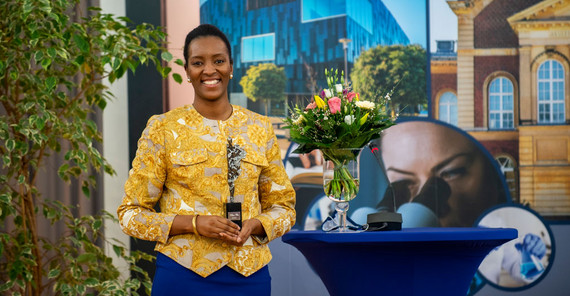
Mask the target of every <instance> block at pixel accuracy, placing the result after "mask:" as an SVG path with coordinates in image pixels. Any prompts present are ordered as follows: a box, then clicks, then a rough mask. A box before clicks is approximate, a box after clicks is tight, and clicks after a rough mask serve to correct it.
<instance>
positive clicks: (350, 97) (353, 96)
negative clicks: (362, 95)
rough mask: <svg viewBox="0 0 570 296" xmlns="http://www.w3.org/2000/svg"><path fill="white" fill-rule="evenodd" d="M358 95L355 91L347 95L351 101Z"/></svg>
mask: <svg viewBox="0 0 570 296" xmlns="http://www.w3.org/2000/svg"><path fill="white" fill-rule="evenodd" d="M356 96H357V94H356V93H355V92H349V93H348V94H347V95H346V99H347V100H348V101H349V102H352V100H353V99H354V98H355V97H356Z"/></svg>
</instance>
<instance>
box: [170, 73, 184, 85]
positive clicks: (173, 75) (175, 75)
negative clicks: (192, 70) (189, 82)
mask: <svg viewBox="0 0 570 296" xmlns="http://www.w3.org/2000/svg"><path fill="white" fill-rule="evenodd" d="M172 78H173V79H174V81H176V82H177V83H178V84H181V83H182V76H180V74H178V73H174V74H172Z"/></svg>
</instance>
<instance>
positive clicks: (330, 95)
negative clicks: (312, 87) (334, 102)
mask: <svg viewBox="0 0 570 296" xmlns="http://www.w3.org/2000/svg"><path fill="white" fill-rule="evenodd" d="M323 91H324V92H325V97H327V98H332V93H331V91H330V90H329V89H328V88H325V89H324V90H323Z"/></svg>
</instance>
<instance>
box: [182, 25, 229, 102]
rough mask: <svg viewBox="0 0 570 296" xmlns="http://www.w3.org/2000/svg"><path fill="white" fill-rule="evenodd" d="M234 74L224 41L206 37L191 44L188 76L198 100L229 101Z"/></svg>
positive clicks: (189, 47) (199, 38)
mask: <svg viewBox="0 0 570 296" xmlns="http://www.w3.org/2000/svg"><path fill="white" fill-rule="evenodd" d="M232 72H233V65H232V63H231V61H230V57H229V54H228V49H227V48H226V45H225V43H224V42H223V41H222V39H220V38H218V37H216V36H204V37H198V38H196V39H194V40H192V42H190V45H189V46H188V65H187V67H186V75H188V78H190V80H191V81H192V86H194V92H195V99H196V100H208V101H215V100H218V99H220V98H226V99H227V97H228V83H229V81H230V74H232Z"/></svg>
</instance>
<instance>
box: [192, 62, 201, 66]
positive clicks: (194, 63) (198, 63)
mask: <svg viewBox="0 0 570 296" xmlns="http://www.w3.org/2000/svg"><path fill="white" fill-rule="evenodd" d="M201 65H202V62H192V66H201Z"/></svg>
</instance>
